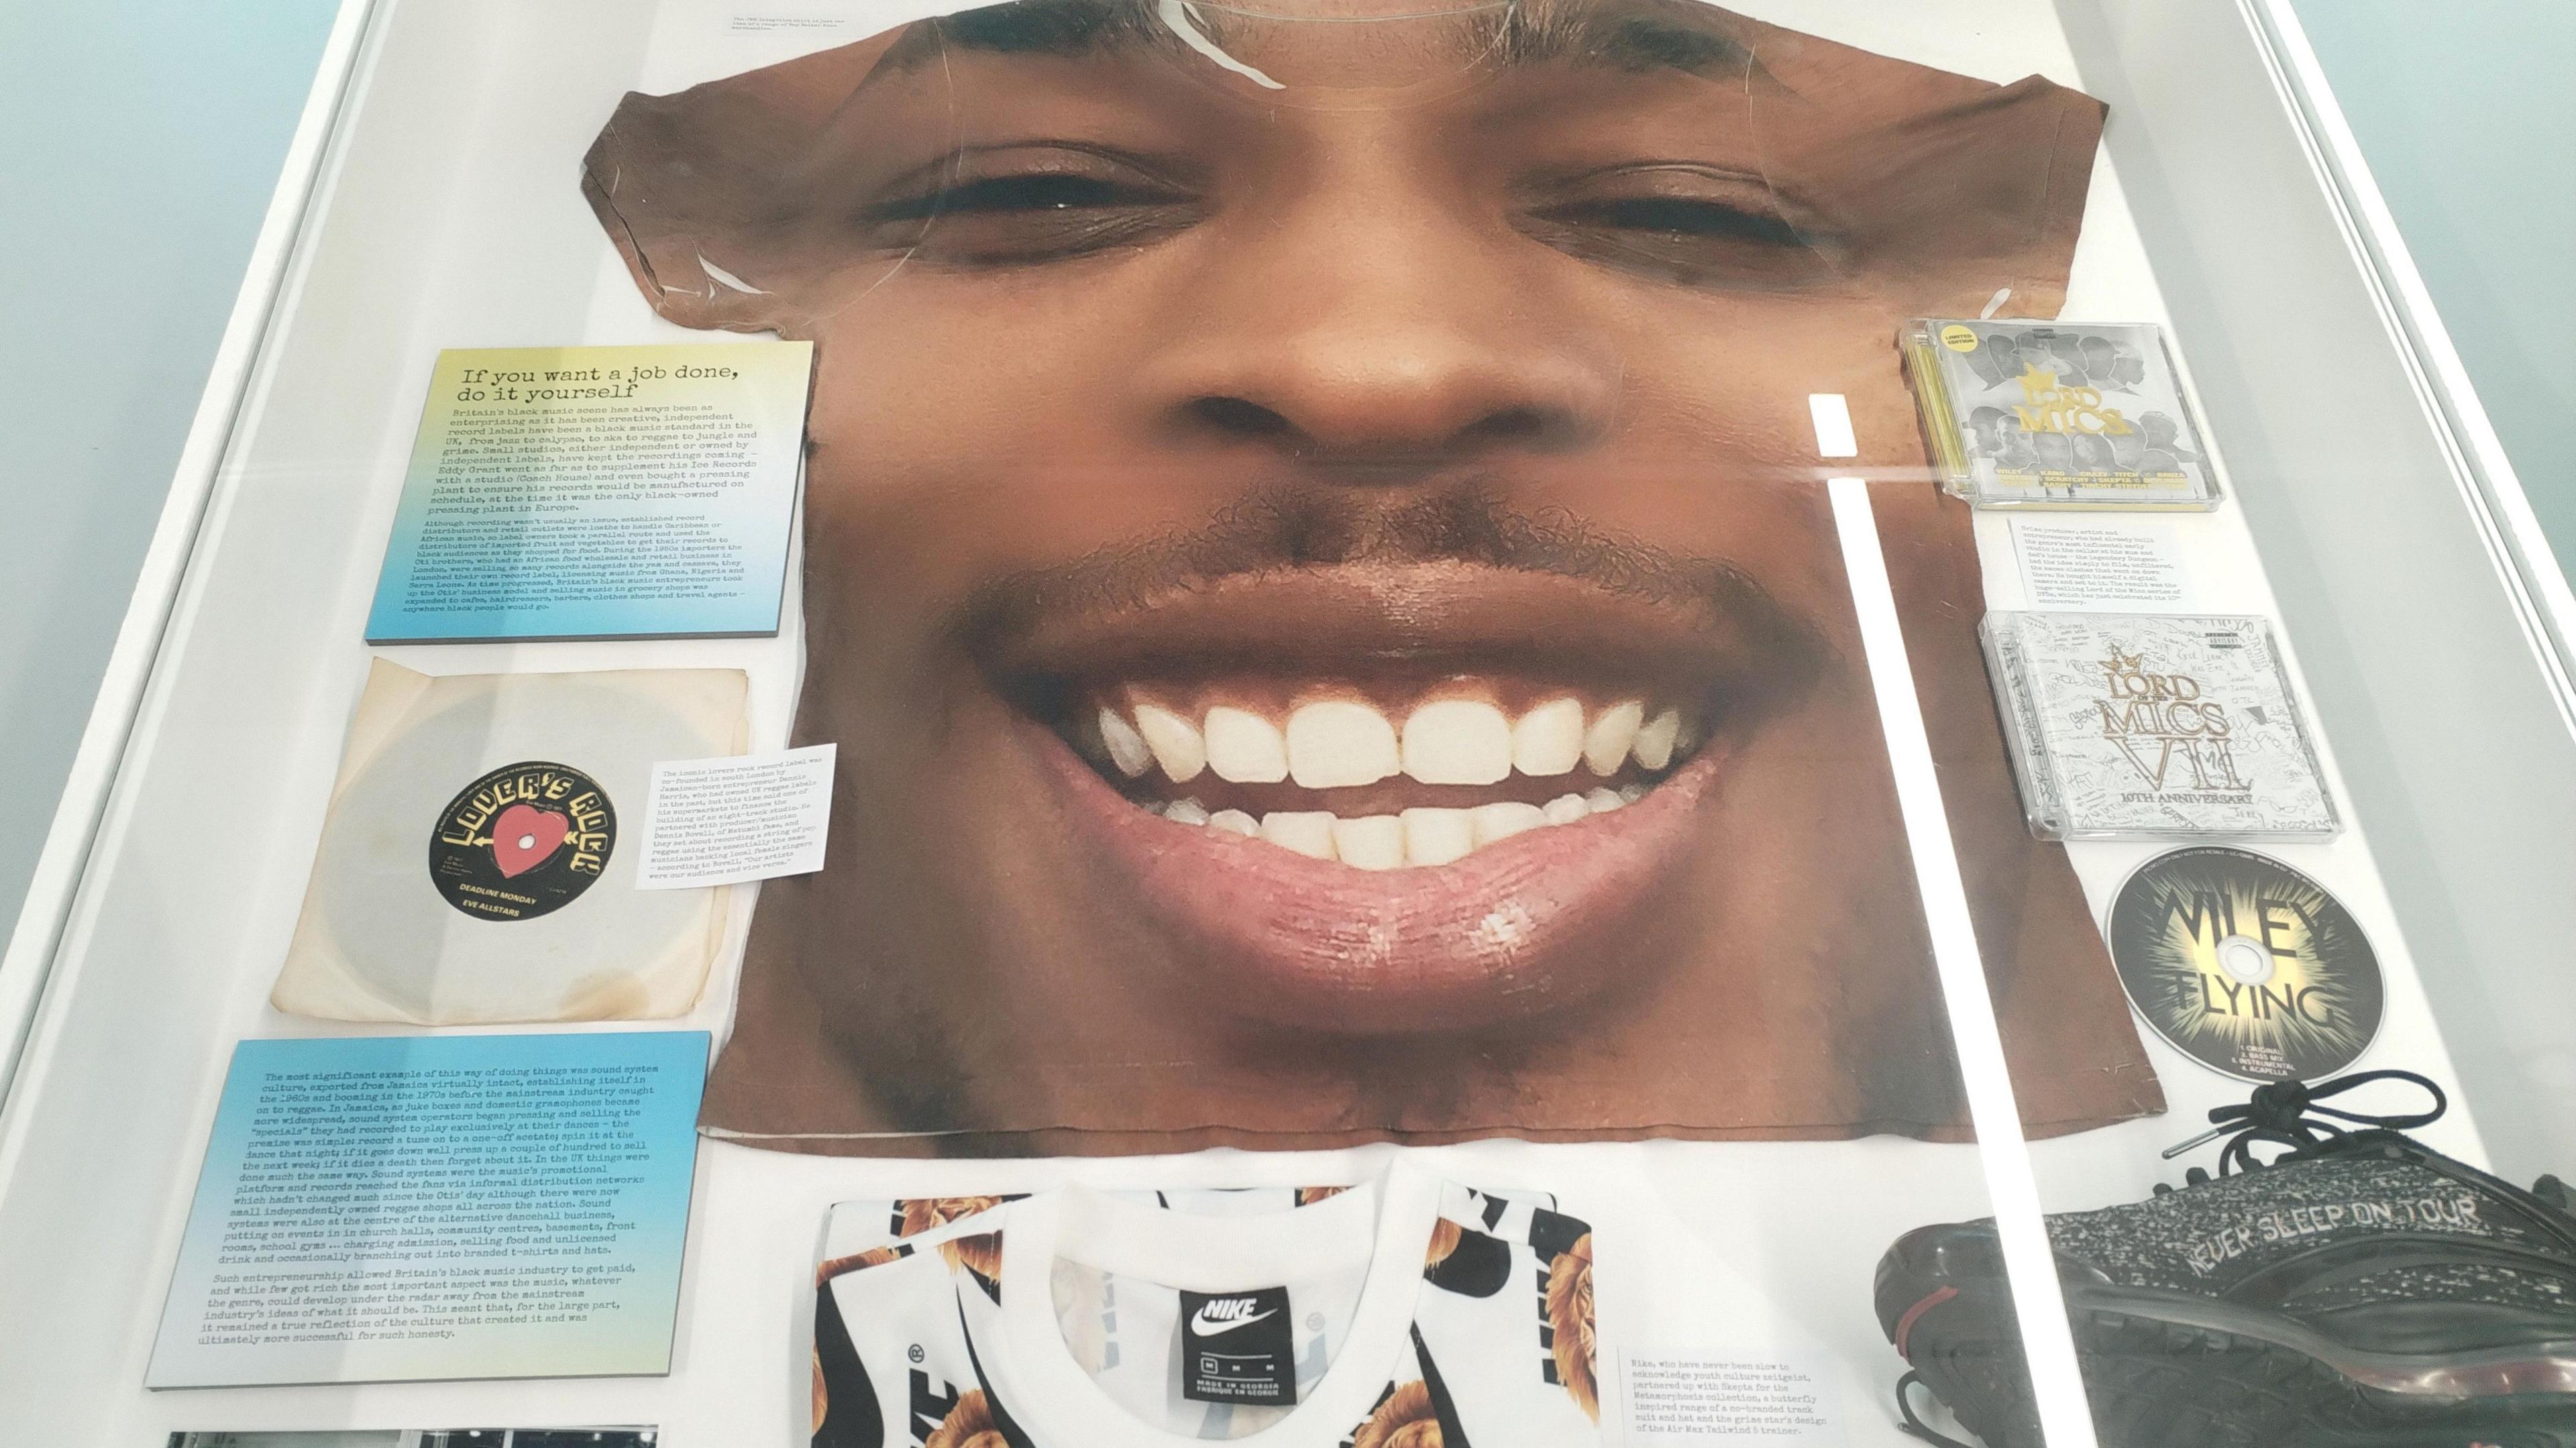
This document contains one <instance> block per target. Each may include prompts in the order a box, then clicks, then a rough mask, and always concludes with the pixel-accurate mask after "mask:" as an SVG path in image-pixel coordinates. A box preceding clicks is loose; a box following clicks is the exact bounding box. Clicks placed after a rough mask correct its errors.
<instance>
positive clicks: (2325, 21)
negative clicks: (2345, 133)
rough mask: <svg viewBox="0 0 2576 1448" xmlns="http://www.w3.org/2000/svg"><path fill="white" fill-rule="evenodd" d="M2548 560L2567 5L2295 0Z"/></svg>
mask: <svg viewBox="0 0 2576 1448" xmlns="http://www.w3.org/2000/svg"><path fill="white" fill-rule="evenodd" d="M2294 8H2295V9H2296V10H2297V11H2298V15H2299V20H2300V23H2301V24H2302V25H2303V26H2304V27H2305V28H2306V29H2307V32H2308V40H2309V42H2310V43H2311V44H2313V45H2314V46H2315V47H2316V51H2317V58H2318V60H2319V61H2320V62H2321V63H2322V64H2323V65H2324V67H2325V70H2326V74H2327V77H2328V79H2329V80H2330V82H2331V83H2332V85H2333V86H2334V92H2335V98H2336V99H2337V100H2338V101H2340V102H2342V105H2343V111H2344V115H2345V118H2346V119H2348V120H2349V121H2351V123H2352V129H2353V133H2354V134H2355V135H2356V136H2357V137H2359V138H2360V141H2361V146H2362V151H2363V154H2365V155H2366V156H2367V157H2368V158H2369V161H2370V171H2371V175H2372V176H2374V177H2375V178H2377V180H2378V182H2379V188H2380V190H2381V192H2382V193H2383V194H2385V195H2386V196H2387V198H2388V206H2389V209H2390V210H2391V211H2392V212H2394V213H2395V214H2396V217H2397V225H2398V229H2399V230H2400V231H2401V232H2403V233H2404V234H2405V237H2406V249H2407V250H2408V251H2409V252H2410V253H2412V254H2413V256H2414V258H2415V265H2416V267H2417V268H2418V269H2419V270H2421V271H2422V272H2423V274H2424V284H2425V286H2426V287H2427V288H2428V289H2430V290H2431V292H2432V294H2433V302H2434V305H2435V306H2436V307H2437V308H2438V309H2439V310H2440V311H2441V314H2442V321H2443V324H2444V326H2445V327H2446V328H2448V329H2449V331H2450V334H2451V340H2452V342H2453V343H2454V344H2455V345H2457V346H2458V348H2459V350H2460V357H2461V360H2462V361H2463V362H2465V363H2466V364H2467V366H2468V369H2469V375H2470V376H2471V377H2472V378H2474V379H2475V380H2476V383H2477V389H2478V396H2479V399H2480V400H2481V401H2483V402H2484V403H2485V404H2486V409H2487V415H2488V417H2489V418H2490V419H2491V420H2493V421H2494V423H2495V426H2496V432H2497V433H2498V435H2499V436H2501V437H2502V438H2503V440H2504V446H2505V451H2506V452H2507V453H2508V454H2509V455H2510V456H2511V457H2512V458H2513V464H2514V471H2515V472H2516V473H2517V474H2519V475H2520V476H2521V479H2522V486H2523V489H2524V491H2526V492H2527V493H2529V494H2530V496H2531V504H2532V508H2533V510H2534V511H2535V512H2537V513H2538V514H2539V515H2540V523H2541V527H2542V529H2543V530H2544V531H2546V532H2547V533H2548V534H2549V538H2550V544H2551V546H2552V547H2553V548H2554V549H2555V550H2556V551H2557V554H2558V559H2559V563H2560V566H2561V567H2576V447H2571V446H2570V443H2571V440H2576V439H2571V436H2570V435H2571V433H2576V84H2571V82H2570V78H2571V76H2576V4H2571V3H2569V0H2294Z"/></svg>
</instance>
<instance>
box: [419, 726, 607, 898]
mask: <svg viewBox="0 0 2576 1448" xmlns="http://www.w3.org/2000/svg"><path fill="white" fill-rule="evenodd" d="M616 847H617V811H616V809H615V808H614V807H613V806H611V805H610V804H609V802H608V791H606V790H604V789H601V788H600V787H599V781H597V780H595V779H592V778H591V777H590V776H589V775H587V774H584V773H582V772H581V771H580V770H578V769H575V768H573V767H572V766H571V765H568V764H551V763H547V762H545V761H543V760H529V761H525V762H522V763H519V764H507V765H503V766H502V767H501V768H499V769H496V770H493V771H492V772H491V773H489V774H486V775H484V776H483V777H482V778H480V779H478V780H476V781H474V782H473V783H472V784H469V785H467V786H465V788H463V789H462V790H459V791H457V795H456V797H455V798H454V799H452V800H449V801H448V802H447V808H446V809H444V810H442V811H440V813H439V816H438V824H437V826H436V827H435V828H434V829H433V830H431V832H430V837H429V880H430V883H431V884H432V885H434V886H436V887H437V889H438V893H439V896H440V898H442V899H444V900H446V901H447V903H448V904H450V905H453V906H455V907H456V908H457V909H459V910H462V911H464V912H465V913H466V914H468V915H471V916H473V917H474V918H476V919H478V920H534V919H536V918H537V917H538V916H540V915H551V914H553V913H554V912H555V911H557V910H560V909H562V908H563V907H565V906H566V905H569V904H571V903H572V902H573V901H575V900H577V899H579V898H581V894H582V892H583V891H585V890H588V889H589V888H590V887H591V886H592V885H593V884H594V883H596V882H597V881H598V879H599V875H600V872H601V871H602V870H605V869H607V868H608V857H609V854H610V853H611V852H612V851H613V850H615V849H616Z"/></svg>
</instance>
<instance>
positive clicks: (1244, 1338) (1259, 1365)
mask: <svg viewBox="0 0 2576 1448" xmlns="http://www.w3.org/2000/svg"><path fill="white" fill-rule="evenodd" d="M1295 1338H1296V1335H1295V1332H1294V1331H1293V1324H1292V1323H1291V1322H1290V1320H1289V1316H1288V1289H1287V1288H1285V1287H1263V1288H1260V1289H1257V1290H1255V1291H1251V1292H1214V1293H1211V1292H1192V1291H1189V1290H1188V1289H1186V1288H1184V1289H1182V1291H1181V1396H1182V1397H1184V1398H1187V1399H1189V1400H1190V1401H1192V1402H1197V1403H1266V1404H1288V1403H1294V1402H1296V1401H1297V1358H1296V1340H1295Z"/></svg>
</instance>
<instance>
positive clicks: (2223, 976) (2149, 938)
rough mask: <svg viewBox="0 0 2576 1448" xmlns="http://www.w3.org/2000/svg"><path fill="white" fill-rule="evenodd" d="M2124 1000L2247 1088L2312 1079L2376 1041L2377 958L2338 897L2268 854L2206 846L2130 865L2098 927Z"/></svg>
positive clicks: (2381, 996) (2176, 1043) (2380, 1002)
mask: <svg viewBox="0 0 2576 1448" xmlns="http://www.w3.org/2000/svg"><path fill="white" fill-rule="evenodd" d="M2104 934H2105V935H2106V936H2107V937H2108V938H2109V940H2110V944H2111V960H2112V963H2113V964H2114V965H2115V966H2117V967H2118V969H2119V972H2120V985H2121V986H2122V988H2123V989H2125V990H2127V991H2128V993H2129V1003H2130V1004H2131V1005H2133V1006H2135V1007H2137V1011H2138V1014H2139V1015H2140V1016H2142V1017H2144V1018H2145V1020H2146V1022H2147V1024H2148V1025H2150V1026H2152V1027H2154V1028H2155V1031H2156V1034H2157V1035H2160V1036H2162V1037H2164V1038H2165V1040H2166V1041H2167V1042H2168V1043H2170V1044H2171V1045H2172V1046H2173V1047H2174V1048H2175V1049H2176V1050H2179V1051H2181V1052H2183V1053H2184V1054H2185V1055H2188V1056H2190V1057H2191V1058H2192V1059H2194V1060H2196V1061H2199V1062H2200V1063H2202V1064H2203V1065H2206V1066H2208V1067H2210V1068H2212V1069H2213V1070H2217V1071H2221V1072H2224V1073H2226V1074H2227V1075H2230V1076H2234V1077H2236V1078H2238V1079H2240V1080H2246V1081H2283V1080H2299V1081H2312V1080H2315V1079H2316V1078H2318V1077H2320V1076H2331V1075H2333V1074H2334V1073H2335V1072H2337V1071H2340V1070H2342V1069H2344V1068H2345V1067H2346V1066H2349V1065H2351V1064H2352V1063H2353V1061H2354V1060H2356V1059H2357V1058H2359V1057H2360V1055H2361V1053H2362V1052H2364V1051H2366V1050H2368V1049H2370V1043H2371V1040H2372V1039H2373V1038H2374V1037H2376V1036H2377V1035H2378V1034H2379V1021H2380V1015H2381V1013H2382V1010H2383V1008H2384V1001H2385V991H2384V989H2383V986H2382V983H2381V980H2380V974H2379V957H2378V956H2377V955H2376V954H2374V953H2373V952H2372V950H2371V948H2370V941H2369V940H2368V939H2367V938H2366V937H2364V936H2363V935H2362V933H2361V927H2360V925H2359V924H2357V923H2355V921H2354V920H2353V918H2352V914H2351V912H2350V911H2347V910H2345V909H2344V908H2343V902H2341V901H2339V900H2337V899H2335V897H2334V896H2333V895H2331V894H2328V893H2327V892H2326V889H2325V887H2324V886H2322V885H2319V884H2318V883H2317V882H2316V881H2314V880H2311V879H2309V878H2308V877H2307V876H2305V875H2302V874H2300V873H2299V872H2298V871H2296V870H2293V869H2291V868H2290V867H2289V866H2287V865H2284V864H2282V863H2281V862H2279V861H2278V860H2272V859H2267V858H2265V857H2263V856H2261V855H2258V854H2255V853H2253V852H2252V851H2250V850H2237V849H2228V848H2225V847H2222V846H2215V845H2204V846H2196V847H2194V848H2191V849H2184V850H2175V851H2174V852H2172V853H2171V854H2167V855H2159V856H2157V857H2156V858H2155V859H2152V860H2149V861H2148V862H2146V863H2145V864H2143V865H2141V866H2139V867H2138V869H2137V872H2136V873H2134V874H2132V875H2131V876H2129V879H2128V882H2127V883H2126V884H2124V885H2122V886H2121V887H2120V893H2119V894H2118V896H2116V897H2115V898H2114V899H2113V900H2112V902H2111V918H2110V924H2109V926H2108V927H2107V929H2106V930H2105V931H2104Z"/></svg>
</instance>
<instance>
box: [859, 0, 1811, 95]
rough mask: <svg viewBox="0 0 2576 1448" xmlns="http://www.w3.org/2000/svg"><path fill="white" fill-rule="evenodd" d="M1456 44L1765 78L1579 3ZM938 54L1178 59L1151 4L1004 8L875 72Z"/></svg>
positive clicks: (1485, 51) (1698, 43) (940, 26)
mask: <svg viewBox="0 0 2576 1448" xmlns="http://www.w3.org/2000/svg"><path fill="white" fill-rule="evenodd" d="M1246 18H1247V17H1246V16H1245V15H1244V14H1243V13H1242V12H1232V13H1229V12H1228V11H1227V10H1226V9H1225V8H1223V7H1213V8H1210V9H1206V10H1203V11H1201V12H1199V20H1200V24H1201V25H1202V26H1203V28H1204V29H1205V30H1206V31H1207V32H1208V33H1209V35H1210V38H1211V39H1213V40H1214V41H1215V42H1216V43H1217V44H1219V45H1222V44H1223V43H1224V42H1225V40H1226V34H1225V32H1226V31H1227V30H1229V29H1232V28H1234V26H1235V25H1239V24H1242V23H1244V21H1245V19H1246ZM1460 39H1461V42H1462V43H1461V49H1462V50H1463V51H1469V52H1473V53H1474V54H1476V55H1478V56H1480V57H1491V58H1494V59H1496V60H1498V61H1499V62H1500V63H1501V64H1502V65H1503V66H1504V67H1506V68H1511V69H1518V68H1525V67H1530V66H1538V65H1546V64H1551V63H1571V64H1577V65H1601V66H1609V67H1612V68H1615V69H1619V70H1626V71H1648V70H1656V69H1669V70H1678V71H1682V72H1685V73H1687V74H1690V75H1698V76H1743V75H1748V74H1749V75H1761V74H1763V73H1764V72H1763V69H1762V63H1761V62H1760V60H1758V59H1757V58H1755V56H1754V54H1753V51H1752V49H1751V48H1750V47H1748V46H1746V45H1745V44H1743V43H1742V42H1741V41H1738V40H1736V39H1735V38H1734V37H1732V36H1729V35H1726V34H1724V33H1723V32H1721V31H1719V30H1717V29H1715V28H1712V27H1710V26H1706V25H1699V24H1691V23H1687V22H1684V21H1680V20H1676V19H1670V18H1666V17H1662V16H1659V15H1655V14H1650V13H1641V12H1640V10H1639V9H1635V8H1630V7H1629V6H1625V5H1618V4H1612V5H1598V4H1592V3H1586V0H1520V3H1518V4H1514V5H1512V6H1510V7H1509V8H1508V9H1506V10H1504V11H1502V12H1501V13H1500V15H1498V16H1497V17H1495V18H1493V19H1491V20H1485V19H1482V18H1481V17H1468V18H1467V24H1466V26H1464V27H1463V28H1462V29H1461V32H1460ZM946 47H955V48H958V49H962V50H973V51H981V52H984V53H987V54H996V55H1045V56H1057V57H1074V56H1085V55H1098V54H1114V53H1117V52H1121V51H1130V50H1144V49H1159V50H1166V51H1174V52H1179V51H1184V50H1185V49H1186V47H1184V46H1183V45H1182V44H1181V43H1180V40H1179V37H1177V36H1175V35H1174V34H1173V33H1172V31H1171V28H1170V27H1169V26H1168V25H1166V24H1165V23H1164V22H1163V20H1162V18H1161V17H1160V16H1159V15H1157V14H1156V13H1155V10H1154V7H1153V5H1152V3H1151V0H1009V3H1006V4H1000V5H988V6H984V7H981V8H978V9H972V10H961V11H958V12H956V13H954V14H950V15H944V16H940V17H937V18H935V19H931V20H924V21H918V22H915V23H914V24H913V25H912V26H910V27H909V28H908V29H907V31H906V33H905V34H904V36H903V38H902V39H901V40H899V41H897V42H896V43H895V45H894V47H893V48H892V49H891V50H889V51H888V52H887V53H886V56H885V59H884V61H883V62H882V64H883V66H884V67H885V68H887V69H891V70H908V69H911V68H913V67H915V66H918V65H920V64H922V63H924V62H926V61H928V60H930V59H931V58H932V57H934V56H936V55H938V54H939V53H940V51H941V50H942V49H943V48H946Z"/></svg>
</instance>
